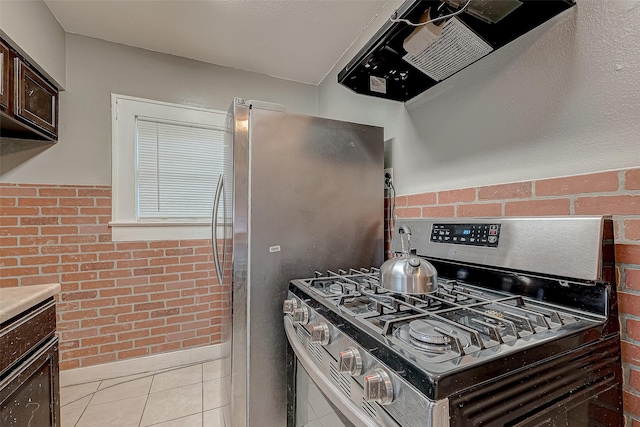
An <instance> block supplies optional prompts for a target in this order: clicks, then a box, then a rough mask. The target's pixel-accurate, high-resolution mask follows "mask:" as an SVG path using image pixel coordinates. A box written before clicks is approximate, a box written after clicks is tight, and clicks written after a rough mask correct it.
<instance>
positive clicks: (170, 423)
mask: <svg viewBox="0 0 640 427" xmlns="http://www.w3.org/2000/svg"><path fill="white" fill-rule="evenodd" d="M228 385H229V377H225V376H223V369H222V360H214V361H209V362H205V363H199V364H194V365H189V366H182V367H177V368H171V369H164V370H161V371H155V372H150V373H146V374H138V375H132V376H128V377H120V378H113V379H109V380H103V381H96V382H92V383H86V384H78V385H72V386H68V387H62V388H61V389H60V403H61V409H60V412H61V418H62V423H61V424H62V427H147V426H154V427H196V426H197V427H229V426H230V425H231V423H230V412H229V392H228V390H229V387H228Z"/></svg>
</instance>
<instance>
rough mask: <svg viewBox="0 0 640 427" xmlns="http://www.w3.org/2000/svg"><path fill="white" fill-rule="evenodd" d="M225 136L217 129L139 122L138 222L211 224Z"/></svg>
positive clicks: (222, 131) (149, 120)
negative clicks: (176, 221)
mask: <svg viewBox="0 0 640 427" xmlns="http://www.w3.org/2000/svg"><path fill="white" fill-rule="evenodd" d="M224 134H225V132H224V129H222V128H217V127H207V126H203V125H198V124H191V123H179V122H168V121H162V120H157V119H153V118H144V117H137V118H136V140H137V144H136V146H137V168H138V169H137V198H138V203H137V205H138V209H137V216H138V220H151V221H153V220H158V221H166V220H179V221H187V222H190V221H193V222H209V221H211V211H212V208H213V199H214V197H215V190H216V185H217V183H218V178H219V176H220V175H221V174H222V172H223V163H224V153H223V149H224ZM222 208H223V205H222V203H221V204H220V208H219V212H218V216H219V217H220V218H222V217H223V211H222Z"/></svg>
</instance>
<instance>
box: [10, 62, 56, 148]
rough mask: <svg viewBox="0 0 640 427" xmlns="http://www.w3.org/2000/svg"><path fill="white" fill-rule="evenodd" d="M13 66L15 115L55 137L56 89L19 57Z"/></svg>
mask: <svg viewBox="0 0 640 427" xmlns="http://www.w3.org/2000/svg"><path fill="white" fill-rule="evenodd" d="M14 68H15V75H16V99H15V111H14V113H15V115H16V117H17V118H18V119H20V120H23V121H25V122H27V123H28V124H30V125H32V126H34V127H36V128H39V129H40V130H42V131H44V132H46V133H47V134H49V135H51V136H52V137H54V138H55V137H56V136H57V134H58V90H57V89H56V88H55V87H54V86H52V85H50V84H49V83H47V81H46V80H45V79H43V78H42V77H40V76H39V75H38V74H37V73H36V72H35V70H34V69H32V68H31V67H29V65H27V64H26V63H25V62H24V61H22V60H21V59H20V58H15V62H14Z"/></svg>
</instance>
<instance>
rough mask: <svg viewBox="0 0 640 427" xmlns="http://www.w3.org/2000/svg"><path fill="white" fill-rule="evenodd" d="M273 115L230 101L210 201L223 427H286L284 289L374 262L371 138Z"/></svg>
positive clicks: (380, 213)
mask: <svg viewBox="0 0 640 427" xmlns="http://www.w3.org/2000/svg"><path fill="white" fill-rule="evenodd" d="M279 110H280V109H279V108H278V107H275V108H274V106H273V105H271V104H267V103H261V102H252V101H245V100H242V99H239V98H236V99H235V100H234V102H233V104H232V105H231V107H230V109H229V113H228V116H227V138H226V140H225V156H226V159H225V165H226V166H225V171H224V173H223V175H222V176H221V179H220V182H219V185H218V189H217V192H216V203H215V204H216V205H222V207H221V209H222V211H223V212H226V215H225V221H224V224H220V223H219V221H218V223H217V224H215V223H214V227H213V230H214V236H213V239H214V242H216V241H217V242H219V243H220V245H219V247H218V246H216V249H217V250H216V251H215V253H214V258H215V260H214V261H215V264H216V269H217V270H218V277H220V276H222V277H223V283H224V285H225V286H226V287H227V288H226V289H228V290H230V291H229V292H228V293H226V294H224V293H223V295H227V297H230V298H231V301H227V304H229V305H225V301H222V302H221V306H220V307H221V309H222V310H223V311H224V312H225V313H227V314H228V315H231V325H229V322H226V324H224V325H222V326H223V337H224V336H227V339H228V338H229V334H231V335H230V338H231V366H230V368H227V369H230V370H231V376H230V378H231V381H230V383H231V384H230V388H231V390H230V392H231V411H230V412H231V417H232V425H233V426H234V427H245V426H251V427H258V426H259V427H281V426H285V425H286V422H287V414H286V408H287V405H286V403H287V402H286V399H287V384H286V354H287V339H286V336H285V333H284V329H283V314H282V302H283V300H284V299H285V296H286V291H287V285H288V282H289V281H290V280H292V279H295V278H304V277H312V276H313V275H314V271H323V270H327V269H330V270H333V271H338V270H339V269H341V268H345V269H346V268H349V267H353V266H362V267H371V266H380V264H381V263H382V261H383V233H384V229H383V228H384V223H383V221H384V220H383V217H384V186H383V182H384V178H383V177H384V173H383V129H382V128H378V127H374V126H367V125H360V124H354V123H347V122H342V121H336V120H328V119H323V118H318V117H309V116H301V115H295V114H288V113H285V112H283V111H279ZM216 217H217V215H214V218H216ZM225 266H226V268H225ZM225 307H227V309H226V310H225ZM229 307H231V308H232V314H230V313H231V311H230V310H228V308H229ZM225 331H226V332H227V333H225ZM227 384H228V383H227Z"/></svg>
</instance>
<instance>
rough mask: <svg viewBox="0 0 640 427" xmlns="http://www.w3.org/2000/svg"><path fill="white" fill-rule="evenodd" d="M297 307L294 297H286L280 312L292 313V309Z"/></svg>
mask: <svg viewBox="0 0 640 427" xmlns="http://www.w3.org/2000/svg"><path fill="white" fill-rule="evenodd" d="M296 308H298V301H297V300H296V299H295V298H291V299H286V300H284V303H283V304H282V312H283V313H284V314H293V310H295V309H296Z"/></svg>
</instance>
